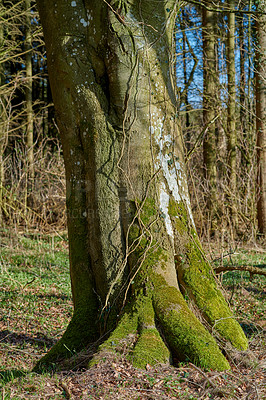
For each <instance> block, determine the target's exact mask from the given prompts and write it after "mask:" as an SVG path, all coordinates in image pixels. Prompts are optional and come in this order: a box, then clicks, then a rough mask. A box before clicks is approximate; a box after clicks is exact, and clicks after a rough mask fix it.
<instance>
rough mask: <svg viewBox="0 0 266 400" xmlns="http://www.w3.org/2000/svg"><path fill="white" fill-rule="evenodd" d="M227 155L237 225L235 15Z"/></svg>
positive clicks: (231, 18)
mask: <svg viewBox="0 0 266 400" xmlns="http://www.w3.org/2000/svg"><path fill="white" fill-rule="evenodd" d="M228 7H229V9H231V10H234V9H235V0H228ZM227 81H228V82H227V87H228V104H227V153H228V168H229V188H228V190H229V194H228V198H229V202H230V211H231V216H232V225H233V227H234V228H235V227H236V225H237V209H236V149H237V133H236V82H235V14H234V13H233V12H229V13H228V36H227Z"/></svg>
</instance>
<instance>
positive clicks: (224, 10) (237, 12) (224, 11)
mask: <svg viewBox="0 0 266 400" xmlns="http://www.w3.org/2000/svg"><path fill="white" fill-rule="evenodd" d="M186 2H187V3H189V4H195V5H197V6H199V7H202V8H205V9H206V10H208V11H212V12H217V13H230V14H232V13H235V14H253V15H261V14H263V15H266V12H265V11H250V10H239V9H236V10H232V9H230V8H223V9H221V8H211V7H208V6H207V5H206V4H203V3H202V2H200V1H196V0H187V1H186Z"/></svg>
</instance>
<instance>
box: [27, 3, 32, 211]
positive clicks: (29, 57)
mask: <svg viewBox="0 0 266 400" xmlns="http://www.w3.org/2000/svg"><path fill="white" fill-rule="evenodd" d="M25 11H26V13H25V53H26V54H25V64H26V68H25V69H26V71H25V72H26V85H25V100H26V115H27V117H26V118H27V124H26V143H27V145H26V148H27V166H26V169H27V177H26V182H27V190H26V196H27V197H28V195H29V194H30V192H32V190H33V185H34V153H33V117H34V116H33V104H32V32H31V19H32V18H31V0H25ZM26 203H27V201H26Z"/></svg>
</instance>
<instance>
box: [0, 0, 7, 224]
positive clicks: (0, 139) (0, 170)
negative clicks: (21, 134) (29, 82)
mask: <svg viewBox="0 0 266 400" xmlns="http://www.w3.org/2000/svg"><path fill="white" fill-rule="evenodd" d="M0 12H1V16H2V18H3V20H4V5H3V1H2V0H0ZM0 49H2V51H3V54H1V58H0V88H1V99H0V226H1V225H2V222H3V196H4V193H3V189H4V180H5V169H4V151H5V147H6V141H7V132H6V119H7V118H6V103H5V97H4V93H3V85H4V83H5V75H4V61H3V58H4V50H3V49H4V22H2V21H1V22H0Z"/></svg>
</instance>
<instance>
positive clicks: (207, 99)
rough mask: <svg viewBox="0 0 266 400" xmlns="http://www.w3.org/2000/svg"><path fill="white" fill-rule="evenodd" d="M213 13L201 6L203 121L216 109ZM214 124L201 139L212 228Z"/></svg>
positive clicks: (210, 119)
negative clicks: (202, 139)
mask: <svg viewBox="0 0 266 400" xmlns="http://www.w3.org/2000/svg"><path fill="white" fill-rule="evenodd" d="M214 24H215V13H214V12H213V11H209V10H207V9H206V8H204V7H203V9H202V38H203V122H204V124H208V123H209V122H210V121H213V120H214V118H215V116H216V113H217V109H216V92H217V81H216V78H215V75H216V68H215V63H216V62H215V31H214ZM215 131H216V130H215V124H214V123H211V124H209V127H208V130H207V132H206V134H205V137H204V141H203V163H204V168H205V178H206V182H207V186H208V194H207V209H208V211H209V212H210V216H211V220H212V230H213V228H215V223H214V219H215V215H216V214H217V199H216V186H217V169H216V157H217V149H216V135H215Z"/></svg>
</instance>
